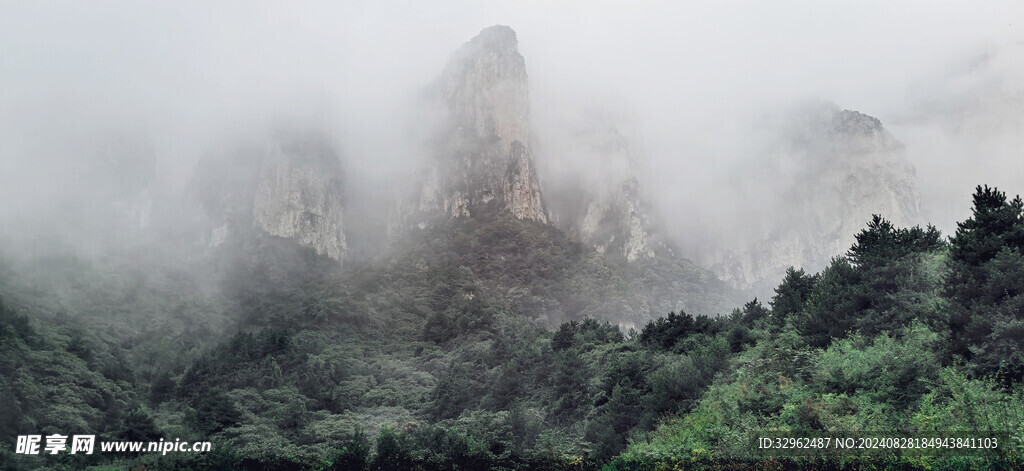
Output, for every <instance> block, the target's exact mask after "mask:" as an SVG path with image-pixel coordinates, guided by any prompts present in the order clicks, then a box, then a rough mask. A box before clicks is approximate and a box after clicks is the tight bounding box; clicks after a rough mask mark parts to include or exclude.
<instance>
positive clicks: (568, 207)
mask: <svg viewBox="0 0 1024 471" xmlns="http://www.w3.org/2000/svg"><path fill="white" fill-rule="evenodd" d="M562 144H563V145H562V146H557V147H556V149H557V150H556V152H558V153H559V154H560V155H559V156H558V157H563V158H566V157H568V158H569V159H570V160H572V161H574V162H577V163H583V165H584V168H585V169H584V170H580V169H576V170H573V171H571V173H570V174H568V175H567V174H556V175H555V176H554V180H553V183H554V184H553V188H552V189H551V193H550V195H551V205H552V208H553V212H554V213H555V216H556V219H557V224H558V225H559V226H560V227H561V228H563V229H564V230H565V231H566V232H567V233H568V234H569V235H571V236H573V237H575V238H576V239H578V240H580V241H581V242H583V243H585V244H588V245H590V246H592V247H594V248H596V249H597V250H598V251H599V252H601V253H603V254H606V255H615V256H622V257H624V258H625V259H626V260H627V261H629V262H635V261H637V260H642V259H646V258H652V257H654V256H655V247H656V246H660V242H657V241H656V238H655V237H653V236H652V229H651V226H652V224H651V218H650V213H649V211H648V208H647V207H646V206H645V205H643V204H642V202H641V199H640V192H639V183H638V181H637V178H636V176H635V174H634V169H633V162H632V158H631V156H630V149H629V143H628V142H627V141H626V138H625V137H624V136H623V135H622V134H621V133H620V132H619V131H618V130H617V129H616V128H614V127H611V126H605V125H593V126H586V127H581V128H579V129H578V130H577V131H576V132H574V133H572V135H571V136H569V137H567V138H565V139H564V141H563V143H562Z"/></svg>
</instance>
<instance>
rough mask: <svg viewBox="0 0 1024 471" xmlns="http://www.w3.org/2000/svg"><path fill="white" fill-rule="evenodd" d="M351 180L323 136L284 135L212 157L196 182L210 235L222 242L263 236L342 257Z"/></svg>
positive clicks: (210, 241) (209, 238)
mask: <svg viewBox="0 0 1024 471" xmlns="http://www.w3.org/2000/svg"><path fill="white" fill-rule="evenodd" d="M343 181H344V179H343V172H342V169H341V163H340V160H339V158H338V155H337V153H336V152H335V151H334V149H333V148H332V147H331V145H330V144H329V143H328V142H327V141H326V140H325V139H324V138H323V137H322V136H319V135H316V134H309V133H278V134H277V135H275V136H273V137H272V138H269V139H267V140H265V141H263V142H260V143H258V144H250V145H247V146H243V147H240V148H237V149H235V150H234V151H233V152H230V153H229V154H228V155H227V156H222V157H214V158H210V159H206V160H205V161H204V162H202V163H201V164H200V166H199V169H198V172H197V176H196V181H195V183H194V185H195V187H196V188H197V192H198V193H199V198H200V204H201V206H202V213H203V214H202V219H203V224H202V226H203V227H205V228H206V229H204V233H205V236H204V240H205V241H206V242H207V243H208V244H209V245H211V246H217V245H220V244H223V243H224V242H226V241H227V240H229V239H230V238H231V237H239V236H245V235H249V234H252V233H254V232H255V233H262V234H267V235H270V236H274V237H281V238H285V239H291V240H294V241H295V242H298V243H299V244H300V245H302V246H304V247H309V248H311V249H313V250H315V251H316V253H318V254H320V255H325V256H327V257H330V258H332V259H335V260H341V259H343V258H344V257H345V254H346V253H347V251H348V246H347V244H346V240H345V231H344V229H345V226H344V204H343V202H344V193H343Z"/></svg>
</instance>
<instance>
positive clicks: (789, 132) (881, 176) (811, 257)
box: [705, 104, 922, 296]
mask: <svg viewBox="0 0 1024 471" xmlns="http://www.w3.org/2000/svg"><path fill="white" fill-rule="evenodd" d="M785 121H786V122H785V123H784V124H783V125H782V127H781V128H780V134H779V139H778V140H777V141H776V142H775V144H774V146H773V148H772V149H771V150H770V151H769V152H768V153H766V154H765V155H766V157H767V160H766V161H764V162H762V166H760V167H758V170H757V171H758V174H757V175H755V176H754V177H756V178H762V179H767V180H768V181H770V183H769V184H768V185H762V186H760V187H758V188H759V192H758V193H756V194H750V195H748V198H749V199H750V200H751V204H752V205H755V206H756V207H758V208H759V209H760V211H759V213H760V217H756V218H752V219H751V220H748V221H743V224H742V225H741V226H740V230H743V231H747V234H748V237H747V238H746V239H745V240H743V241H742V242H741V243H739V244H736V245H737V247H734V248H728V247H723V248H719V249H717V250H715V251H712V252H710V253H709V254H708V256H707V257H706V258H705V263H707V264H708V265H710V266H711V267H712V270H714V271H715V272H716V273H718V275H719V276H720V277H721V278H722V279H724V280H726V281H728V282H730V283H732V284H734V285H735V286H737V287H740V288H744V289H753V290H754V291H755V292H758V293H760V294H761V295H762V296H765V295H768V294H770V293H771V288H772V287H774V285H775V284H777V281H778V280H779V279H781V277H782V275H783V273H784V272H785V270H786V268H787V267H789V266H795V267H803V268H805V269H809V270H811V271H817V270H819V269H821V268H823V267H824V266H825V265H826V264H827V263H828V261H829V260H830V258H831V257H833V256H835V255H836V254H842V253H845V252H846V250H847V249H849V247H850V246H851V245H852V244H853V242H854V234H856V233H858V232H860V230H861V229H863V228H864V227H865V225H866V224H867V222H868V221H869V220H870V218H871V215H872V214H881V215H882V216H883V217H885V218H886V219H889V220H890V221H892V222H893V223H895V224H897V225H899V226H908V225H915V224H920V223H921V222H922V221H921V219H922V218H921V211H920V203H919V195H918V192H917V183H916V180H915V172H914V169H913V167H912V166H911V165H910V164H909V162H908V161H907V158H906V152H905V149H904V147H903V145H902V144H901V143H900V142H899V141H897V140H896V139H895V138H894V137H893V136H892V134H891V133H889V131H887V130H886V129H885V128H884V127H883V126H882V123H881V122H880V121H879V120H878V119H876V118H873V117H871V116H868V115H865V114H862V113H858V112H856V111H849V110H841V109H839V108H838V107H836V106H835V105H831V104H816V105H812V106H808V107H805V108H802V109H800V110H798V111H797V112H796V113H794V114H792V115H790V116H788V117H787V119H786V120H785ZM748 178H749V177H748Z"/></svg>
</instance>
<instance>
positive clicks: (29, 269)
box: [0, 187, 1024, 470]
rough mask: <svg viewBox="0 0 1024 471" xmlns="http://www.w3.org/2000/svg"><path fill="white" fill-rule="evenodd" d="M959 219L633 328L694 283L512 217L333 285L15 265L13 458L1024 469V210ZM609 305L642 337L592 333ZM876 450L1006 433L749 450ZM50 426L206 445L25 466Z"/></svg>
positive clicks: (139, 264) (453, 233) (278, 268)
mask: <svg viewBox="0 0 1024 471" xmlns="http://www.w3.org/2000/svg"><path fill="white" fill-rule="evenodd" d="M972 211H973V212H972V215H971V217H970V218H968V219H966V220H964V221H962V222H960V223H959V224H958V229H957V230H956V233H955V234H953V235H952V236H950V237H945V236H943V235H942V234H940V233H939V231H938V230H936V229H935V228H934V227H931V226H928V227H925V228H921V227H912V228H899V227H894V226H893V225H892V224H891V223H889V222H888V221H887V220H885V219H884V218H882V217H880V216H876V217H875V218H873V219H872V220H871V221H867V225H866V227H865V228H864V229H863V230H862V231H861V232H860V233H858V234H857V235H856V243H855V244H854V245H853V246H852V247H851V248H850V249H849V251H848V252H847V253H845V254H839V255H838V256H837V257H835V258H834V259H833V260H832V262H831V263H830V264H829V265H828V266H827V267H826V268H825V269H823V270H822V271H821V272H820V273H807V272H805V271H803V270H799V269H790V270H789V271H788V272H787V273H786V276H785V278H784V279H783V280H781V282H780V283H779V285H778V287H777V288H776V289H775V295H774V296H773V297H772V298H771V299H770V300H757V299H754V300H751V301H749V302H746V303H745V304H742V305H741V306H739V307H737V308H736V309H734V310H732V312H731V313H724V315H721V316H718V317H708V316H703V315H699V316H692V315H690V314H688V313H686V312H683V311H675V312H668V313H659V314H661V315H660V317H657V318H656V319H655V320H652V321H649V322H646V323H643V322H642V321H641V319H644V314H645V312H647V311H650V310H653V309H657V306H640V307H638V306H637V305H636V304H637V303H643V299H647V297H644V296H637V295H631V294H630V293H634V292H636V291H637V290H642V289H644V287H650V286H656V287H659V288H658V289H666V288H664V287H665V286H669V287H671V289H678V290H686V289H688V287H689V286H691V283H694V282H695V281H693V280H685V279H680V280H674V279H673V280H669V282H665V281H664V280H654V279H653V278H655V277H659V278H664V277H671V276H672V273H682V272H683V270H675V271H674V269H673V268H672V267H671V266H670V267H664V266H661V267H656V266H651V264H655V263H661V264H665V263H668V262H664V261H660V262H654V261H652V262H648V265H640V266H636V267H633V268H630V269H629V270H630V271H618V272H616V271H610V270H608V269H607V267H606V265H604V264H602V263H601V262H600V261H599V257H598V256H597V255H596V254H587V253H586V249H585V248H584V247H583V246H581V245H580V244H577V243H574V242H572V241H570V240H567V239H565V237H564V235H560V234H557V233H554V230H553V229H550V228H547V227H546V226H542V225H540V224H535V223H531V222H526V221H518V220H515V219H512V218H507V217H501V216H500V215H499V216H497V217H495V218H494V219H492V220H489V221H454V222H452V223H451V225H448V226H439V227H436V228H433V229H429V230H427V231H424V232H421V233H418V234H416V235H413V236H410V237H409V238H408V239H407V240H404V241H403V242H402V243H401V244H399V246H398V247H399V248H398V249H396V250H395V252H394V253H392V254H390V255H389V258H388V261H387V263H375V264H369V263H367V264H364V265H362V266H355V267H348V268H346V269H345V270H344V271H341V270H337V269H335V268H332V266H331V265H329V264H323V263H320V262H319V261H317V259H316V257H314V256H313V255H311V254H309V253H307V252H303V251H302V250H293V251H290V252H289V251H288V250H277V249H274V247H273V244H274V243H273V242H267V241H255V242H252V243H253V244H256V245H245V246H240V247H237V248H236V249H237V253H238V254H242V253H246V254H250V253H253V252H254V251H256V252H259V251H260V250H265V251H266V252H267V255H266V256H265V257H235V256H228V257H226V258H224V259H223V260H221V261H218V262H217V264H218V266H220V267H221V268H222V269H223V270H224V273H225V274H226V276H225V277H224V280H226V281H225V282H224V283H223V286H221V289H222V290H223V292H222V293H220V294H219V295H215V294H213V293H210V292H208V291H207V290H206V289H204V288H203V285H204V281H202V280H197V279H196V278H195V277H193V276H190V273H191V271H190V270H191V269H192V268H190V267H192V265H189V264H190V263H193V262H192V261H189V260H184V259H182V260H180V261H179V263H180V265H178V266H167V265H166V264H158V263H157V262H155V261H154V262H152V263H149V262H147V259H146V257H145V256H143V255H140V254H133V256H132V258H133V260H134V261H135V265H134V268H132V270H135V272H130V271H126V270H127V269H126V268H124V266H122V265H121V264H120V262H117V261H109V260H108V261H105V262H104V261H99V262H84V261H80V260H77V259H76V258H75V257H73V256H70V255H68V256H54V257H52V258H51V259H49V260H46V261H43V262H45V263H43V262H40V261H36V262H34V263H32V264H31V265H28V264H19V262H16V261H13V259H5V260H4V263H3V266H0V290H2V293H3V295H4V296H3V298H2V299H0V442H3V443H5V444H8V445H5V447H4V448H3V449H2V451H0V468H4V469H81V468H85V467H90V466H94V467H95V469H209V470H222V469H260V470H285V469H323V470H327V469H395V470H399V469H401V470H406V469H425V470H435V469H436V470H449V469H452V470H453V469H486V468H492V469H573V470H575V469H581V470H582V469H609V470H627V469H630V470H632V469H737V468H746V469H783V468H799V469H838V468H847V469H854V468H861V467H866V466H868V465H870V466H874V467H877V468H879V469H886V468H887V469H949V468H959V469H984V468H993V469H1020V468H1022V467H1024V442H1022V439H1024V436H1022V433H1024V432H1022V431H1024V386H1022V379H1024V203H1022V201H1021V199H1020V198H1019V197H1018V198H1014V199H1008V198H1007V197H1006V195H1005V194H1004V193H1002V192H1000V191H998V190H996V189H994V188H988V187H979V188H978V189H977V192H976V193H975V194H974V200H973V210H972ZM271 249H274V250H271ZM581 253H582V254H583V255H581ZM282 254H284V255H282ZM161 263H162V262H161ZM723 289H725V288H723ZM617 310H618V311H621V312H623V313H626V314H625V315H623V316H622V317H621V319H622V320H623V324H626V325H629V324H630V323H635V324H636V328H630V329H625V331H624V330H623V329H622V328H620V327H619V326H618V325H612V324H609V323H607V322H605V321H598V320H595V318H601V319H608V318H614V313H615V312H616V311H617ZM648 318H650V316H648ZM549 326H557V327H555V328H550V327H549ZM871 432H890V433H897V434H898V435H899V436H909V437H913V436H925V435H926V434H933V433H940V434H942V433H961V434H965V435H964V436H974V437H978V438H982V437H987V436H995V434H1002V435H1000V436H1003V437H1005V440H1004V441H1001V442H1000V446H999V448H998V449H996V450H978V451H975V452H971V453H967V452H964V451H962V450H959V451H958V450H941V451H936V450H928V451H922V450H912V449H905V450H888V452H875V453H860V454H858V453H852V452H851V453H818V454H809V455H803V456H783V455H780V454H773V453H769V452H764V451H759V450H757V449H755V448H754V447H753V445H752V441H751V439H752V437H758V436H770V435H771V434H777V433H797V434H801V433H802V434H813V433H833V434H842V433H845V434H858V433H864V434H870V433H871ZM50 433H64V434H69V433H72V434H73V433H96V434H98V435H99V436H100V437H101V439H125V440H155V439H159V438H170V439H172V440H173V439H175V438H181V439H183V440H192V441H195V440H209V441H211V442H212V443H213V450H212V451H211V452H208V453H204V454H189V453H171V454H168V455H166V456H161V455H159V454H137V455H129V454H120V455H119V454H94V455H74V456H72V455H67V454H60V455H56V456H49V455H36V456H32V455H18V454H14V452H13V451H14V450H13V444H14V443H15V440H16V436H17V435H23V434H50Z"/></svg>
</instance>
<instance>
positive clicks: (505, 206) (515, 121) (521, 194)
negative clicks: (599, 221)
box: [418, 26, 548, 223]
mask: <svg viewBox="0 0 1024 471" xmlns="http://www.w3.org/2000/svg"><path fill="white" fill-rule="evenodd" d="M439 93H440V98H441V100H439V103H436V104H435V105H436V106H440V107H441V108H442V111H443V112H444V114H446V115H447V123H445V125H444V126H442V130H441V136H440V138H439V139H438V142H439V144H438V145H437V146H436V148H435V149H434V150H433V154H434V157H435V159H434V161H432V162H431V164H430V166H429V168H428V169H427V170H425V171H424V178H423V182H422V183H421V191H420V195H419V202H418V210H419V212H420V213H421V214H424V215H430V214H438V213H441V214H444V215H447V216H448V217H467V216H468V217H476V216H481V215H484V214H491V213H494V212H496V211H501V210H508V211H509V212H511V214H512V215H513V216H514V217H516V218H518V219H527V220H534V221H539V222H544V223H546V222H547V221H548V215H547V211H546V210H545V208H544V204H543V202H542V199H541V191H540V184H539V182H538V179H537V175H536V170H535V168H536V166H535V164H534V162H533V157H532V154H531V151H530V120H529V114H530V94H529V86H528V80H527V75H526V61H525V60H524V59H523V56H522V55H520V54H519V51H518V48H517V40H516V36H515V32H514V31H512V29H511V28H509V27H508V26H492V27H489V28H487V29H485V30H483V31H482V32H481V33H480V34H479V35H477V36H476V37H475V38H473V39H472V40H470V41H469V42H467V43H466V44H464V45H463V46H462V47H461V48H459V50H458V51H457V52H456V53H455V54H454V55H453V56H452V58H451V60H450V61H449V62H448V65H447V66H446V67H445V69H444V72H443V73H442V74H441V78H440V80H439Z"/></svg>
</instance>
